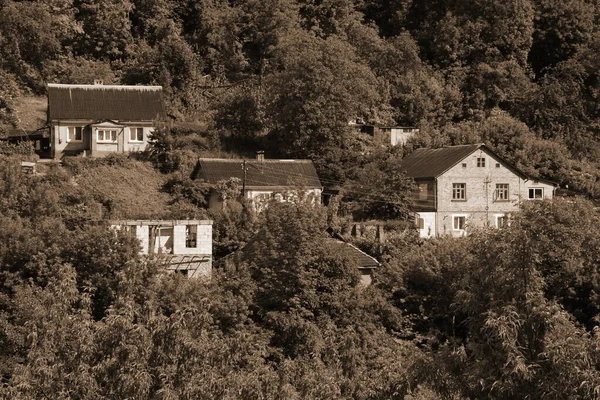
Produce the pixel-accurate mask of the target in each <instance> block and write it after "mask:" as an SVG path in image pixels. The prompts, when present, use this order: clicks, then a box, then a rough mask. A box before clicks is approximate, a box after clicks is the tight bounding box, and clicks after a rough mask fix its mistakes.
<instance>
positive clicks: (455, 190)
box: [452, 182, 467, 201]
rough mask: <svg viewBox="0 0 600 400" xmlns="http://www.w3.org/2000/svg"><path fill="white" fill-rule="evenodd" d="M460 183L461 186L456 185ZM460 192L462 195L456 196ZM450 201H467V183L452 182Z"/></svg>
mask: <svg viewBox="0 0 600 400" xmlns="http://www.w3.org/2000/svg"><path fill="white" fill-rule="evenodd" d="M458 185H462V187H458ZM460 193H462V196H457V195H458V194H460ZM452 201H467V183H466V182H464V183H452Z"/></svg>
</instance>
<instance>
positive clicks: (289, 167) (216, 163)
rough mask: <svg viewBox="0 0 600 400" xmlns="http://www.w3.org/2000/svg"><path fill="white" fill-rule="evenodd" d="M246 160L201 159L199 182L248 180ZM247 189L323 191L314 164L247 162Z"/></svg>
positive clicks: (286, 161) (270, 161) (267, 161)
mask: <svg viewBox="0 0 600 400" xmlns="http://www.w3.org/2000/svg"><path fill="white" fill-rule="evenodd" d="M243 163H244V160H239V159H237V160H236V159H220V158H201V159H199V160H198V166H199V168H198V169H197V171H198V173H197V175H196V178H197V179H203V180H204V181H206V182H208V183H211V184H215V183H217V182H219V181H221V180H227V179H229V178H238V179H240V180H243V179H244V168H243ZM246 187H247V188H249V189H252V188H257V187H290V188H297V187H303V188H321V187H322V185H321V181H319V176H318V175H317V171H316V170H315V166H314V164H313V162H312V161H311V160H264V161H258V160H246Z"/></svg>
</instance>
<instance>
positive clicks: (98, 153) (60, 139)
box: [50, 120, 154, 160]
mask: <svg viewBox="0 0 600 400" xmlns="http://www.w3.org/2000/svg"><path fill="white" fill-rule="evenodd" d="M91 124H94V121H83V120H80V121H75V120H72V121H58V122H55V123H53V124H52V125H51V127H50V135H51V146H52V148H51V154H52V158H54V159H55V160H60V159H61V158H62V157H63V156H65V155H83V154H84V152H85V155H87V156H91V157H105V156H107V155H109V154H112V153H115V152H116V153H128V152H136V151H144V150H145V149H146V147H147V146H148V139H149V137H150V134H151V133H152V131H153V130H154V127H153V126H152V125H151V124H149V123H148V122H147V121H146V122H140V121H138V122H127V123H125V124H123V125H125V126H122V125H115V124H112V123H106V122H105V123H101V124H97V125H93V126H92V125H91ZM70 126H73V127H76V126H80V127H83V128H84V129H83V141H81V142H73V141H71V142H67V138H68V128H69V127H70ZM100 127H106V128H114V129H119V134H118V136H117V141H116V142H114V143H98V142H97V139H96V129H97V128H100ZM131 128H143V130H144V140H143V141H142V142H137V141H131V140H130V138H131V136H130V134H131V132H130V129H131Z"/></svg>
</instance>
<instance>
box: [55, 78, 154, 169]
mask: <svg viewBox="0 0 600 400" xmlns="http://www.w3.org/2000/svg"><path fill="white" fill-rule="evenodd" d="M47 89H48V116H47V118H48V126H49V129H50V143H49V146H50V155H51V157H52V158H53V159H55V160H59V159H61V158H62V157H63V156H65V155H71V156H76V155H83V156H89V157H102V156H105V155H107V154H110V153H115V152H116V153H128V152H134V151H143V150H144V149H145V148H146V146H147V144H148V137H149V135H150V133H151V132H152V131H153V129H154V128H155V124H156V122H157V121H161V120H164V119H165V110H164V104H163V93H162V87H161V86H124V85H102V84H94V85H65V84H52V83H50V84H48V87H47Z"/></svg>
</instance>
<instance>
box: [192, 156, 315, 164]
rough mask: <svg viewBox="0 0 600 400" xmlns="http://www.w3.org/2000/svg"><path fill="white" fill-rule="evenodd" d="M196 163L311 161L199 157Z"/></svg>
mask: <svg viewBox="0 0 600 400" xmlns="http://www.w3.org/2000/svg"><path fill="white" fill-rule="evenodd" d="M198 161H215V162H216V161H218V162H240V161H246V162H248V163H273V162H296V163H300V162H307V163H308V162H310V163H312V162H313V161H312V160H311V159H309V158H300V159H286V158H269V159H266V160H262V161H261V160H256V159H253V158H210V157H199V158H198Z"/></svg>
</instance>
